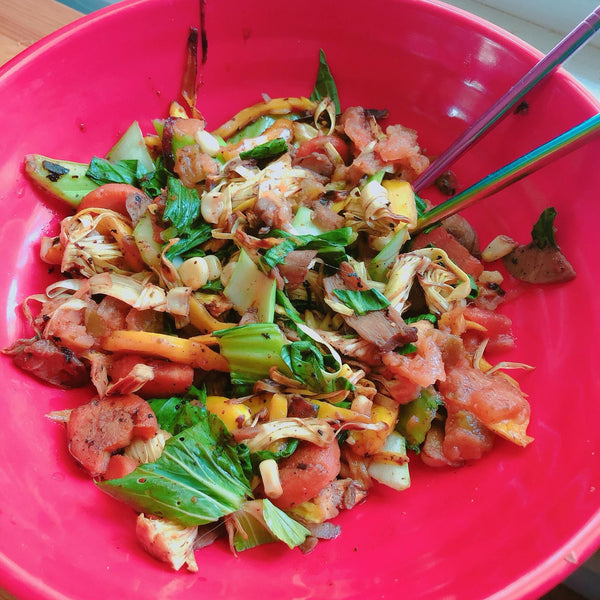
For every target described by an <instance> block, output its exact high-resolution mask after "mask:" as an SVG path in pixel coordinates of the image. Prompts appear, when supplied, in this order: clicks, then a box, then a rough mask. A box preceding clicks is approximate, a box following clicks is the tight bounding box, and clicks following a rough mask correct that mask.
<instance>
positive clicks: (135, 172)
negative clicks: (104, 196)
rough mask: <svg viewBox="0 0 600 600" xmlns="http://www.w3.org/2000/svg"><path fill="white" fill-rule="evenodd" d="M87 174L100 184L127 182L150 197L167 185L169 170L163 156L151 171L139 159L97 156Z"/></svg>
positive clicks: (157, 193)
mask: <svg viewBox="0 0 600 600" xmlns="http://www.w3.org/2000/svg"><path fill="white" fill-rule="evenodd" d="M86 175H87V177H88V178H89V179H91V180H92V181H94V182H95V183H97V184H98V185H102V184H105V183H127V184H129V185H133V186H135V187H137V188H139V189H141V190H142V191H143V192H144V193H145V194H147V195H148V196H149V197H150V198H155V197H156V196H158V195H159V194H160V193H161V192H162V190H163V188H164V187H165V186H166V185H167V178H168V176H169V172H168V171H167V169H166V168H165V166H164V163H163V161H162V159H161V158H159V159H158V160H157V164H156V168H155V169H153V170H151V171H149V170H148V169H147V168H146V167H145V165H144V164H143V163H142V162H141V161H139V160H135V159H125V160H119V161H116V162H112V161H108V160H106V159H104V158H98V157H97V156H95V157H94V158H92V161H91V162H90V165H89V167H88V170H87V173H86Z"/></svg>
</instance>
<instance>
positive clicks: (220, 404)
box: [206, 396, 252, 431]
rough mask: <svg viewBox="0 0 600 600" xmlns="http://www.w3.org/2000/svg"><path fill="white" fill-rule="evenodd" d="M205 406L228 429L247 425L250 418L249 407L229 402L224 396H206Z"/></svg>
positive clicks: (233, 429) (231, 429)
mask: <svg viewBox="0 0 600 600" xmlns="http://www.w3.org/2000/svg"><path fill="white" fill-rule="evenodd" d="M206 408H207V410H208V412H210V413H212V414H213V415H217V416H218V417H220V418H221V420H222V421H223V422H224V423H225V426H226V427H227V430H228V431H235V430H236V429H241V428H242V427H245V426H246V425H249V424H250V420H251V418H252V414H251V413H250V409H249V408H248V407H247V406H246V405H245V404H242V403H234V402H231V400H230V399H229V398H225V397H224V396H207V398H206Z"/></svg>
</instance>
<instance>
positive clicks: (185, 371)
mask: <svg viewBox="0 0 600 600" xmlns="http://www.w3.org/2000/svg"><path fill="white" fill-rule="evenodd" d="M140 363H143V364H145V365H148V366H149V367H152V368H153V370H154V379H152V380H151V381H148V382H147V383H145V384H144V385H143V387H142V388H141V389H140V390H139V391H138V394H139V395H140V396H142V397H143V398H170V397H171V396H181V395H182V394H185V393H186V392H187V391H188V390H189V389H190V387H191V385H192V383H193V381H194V369H193V368H192V367H190V366H189V365H184V364H177V363H173V362H169V361H167V360H161V359H158V358H148V357H145V356H139V355H137V354H127V355H125V356H121V357H119V358H117V359H116V360H115V361H114V363H113V366H112V368H111V371H110V375H111V378H112V380H113V382H114V381H117V380H118V379H121V378H122V377H125V376H126V375H128V374H129V373H130V371H131V369H133V367H135V365H137V364H140Z"/></svg>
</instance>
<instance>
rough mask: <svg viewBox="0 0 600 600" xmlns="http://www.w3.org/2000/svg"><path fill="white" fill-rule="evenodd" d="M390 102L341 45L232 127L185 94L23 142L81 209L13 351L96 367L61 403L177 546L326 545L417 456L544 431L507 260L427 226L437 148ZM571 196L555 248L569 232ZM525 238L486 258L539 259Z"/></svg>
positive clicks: (472, 456) (44, 376)
mask: <svg viewBox="0 0 600 600" xmlns="http://www.w3.org/2000/svg"><path fill="white" fill-rule="evenodd" d="M387 117H388V115H387V113H386V111H382V110H372V109H367V108H363V107H358V106H353V107H347V108H345V109H344V110H342V109H341V107H340V105H339V99H338V97H337V91H336V88H335V83H334V82H333V79H332V77H331V74H330V72H329V69H328V67H327V63H326V62H325V59H324V56H323V55H321V62H320V68H319V77H318V79H317V85H316V86H315V90H314V91H313V93H312V95H311V96H310V98H305V97H298V98H276V99H270V98H266V97H265V98H264V99H263V100H262V101H260V102H259V103H257V104H255V105H253V106H250V107H247V108H244V109H243V110H241V111H240V112H239V113H238V114H237V115H235V116H234V117H233V118H232V119H231V120H230V121H227V122H226V123H225V124H223V125H221V126H220V127H218V128H217V129H215V130H209V128H208V123H207V122H206V121H205V119H204V118H203V116H202V115H201V113H200V112H199V111H198V110H197V109H195V108H194V107H190V108H184V107H183V106H182V105H181V104H178V103H175V102H174V103H173V104H172V105H171V108H170V114H169V116H168V117H167V118H166V119H162V120H156V121H155V122H154V130H155V131H154V132H152V133H150V134H147V135H145V136H144V135H143V134H142V131H141V129H140V126H139V125H138V123H137V122H136V123H134V124H133V125H132V126H131V127H130V128H129V129H128V130H127V132H126V133H125V134H124V135H123V137H122V138H121V139H120V140H119V141H118V143H117V144H116V145H115V146H114V147H113V148H112V150H111V151H110V152H109V153H108V155H107V157H106V158H100V157H94V158H93V159H92V160H91V162H89V163H86V164H83V163H77V162H71V161H66V160H56V159H53V158H48V157H44V156H40V155H30V156H28V157H27V158H26V163H25V168H26V172H27V173H28V175H29V176H30V178H31V179H32V181H34V182H37V183H38V184H39V185H41V186H42V187H43V188H44V189H45V190H46V191H47V192H49V193H51V194H53V195H54V196H56V197H58V198H61V199H62V200H64V201H65V202H67V203H68V204H70V205H71V207H72V208H73V211H72V214H69V216H67V217H65V218H64V219H63V220H62V222H61V223H60V231H59V232H57V233H56V235H55V236H54V237H44V238H43V239H42V241H41V250H40V253H41V259H42V260H43V261H44V262H45V263H48V264H49V265H53V267H54V269H55V272H56V273H60V277H58V278H57V280H56V281H54V282H53V283H52V284H51V285H49V286H48V287H47V288H46V290H45V292H43V293H39V294H36V295H33V296H31V297H29V298H27V299H26V300H25V301H24V303H23V310H24V314H25V316H26V319H27V321H28V323H29V324H30V325H31V328H32V329H33V335H32V337H30V338H28V339H20V340H17V341H16V342H15V343H14V344H13V345H12V346H11V347H10V348H7V349H5V350H4V352H5V354H7V355H9V356H10V357H11V358H12V360H13V361H14V364H15V365H17V366H18V367H20V368H21V369H23V370H24V371H27V372H28V373H30V374H31V375H33V376H35V377H37V378H39V379H41V380H43V381H45V382H47V383H48V384H51V385H54V386H58V387H60V388H76V387H85V386H87V387H88V388H89V391H90V393H89V401H88V402H87V403H85V404H83V405H82V406H79V407H77V408H74V409H70V410H60V411H56V412H53V413H51V414H50V415H49V417H50V418H51V419H53V420H54V421H56V422H58V423H62V424H64V426H65V428H66V436H67V440H68V447H69V450H70V453H71V455H72V456H73V458H74V459H75V460H76V461H77V462H78V463H79V465H80V466H81V467H82V469H84V470H85V472H87V474H89V476H90V477H91V478H93V480H94V483H95V485H97V486H98V488H100V489H101V490H102V491H104V492H106V493H107V494H110V495H111V496H113V497H114V498H117V499H119V500H121V501H123V502H126V503H128V504H129V505H130V506H132V507H133V508H134V509H135V511H136V512H137V513H138V517H137V524H136V530H137V536H138V538H139V541H140V543H141V544H142V545H143V547H144V548H145V549H146V550H147V551H148V552H149V553H150V554H152V555H153V556H155V557H157V558H158V559H160V560H163V561H165V562H167V563H168V564H169V565H171V566H172V567H173V568H174V569H180V568H181V567H183V566H184V565H185V566H187V569H189V570H190V571H196V570H197V565H196V561H195V558H194V552H195V550H196V549H198V548H200V547H202V546H205V545H208V544H210V543H212V542H213V541H214V540H215V539H216V538H218V537H220V536H224V537H226V538H228V540H229V543H230V545H231V548H232V549H233V551H234V552H239V551H242V550H245V549H248V548H252V547H254V546H257V545H259V544H264V543H268V542H273V541H283V542H284V543H285V544H287V545H288V546H289V547H290V548H294V547H297V546H299V547H300V548H301V550H302V551H304V552H308V551H310V550H312V549H313V548H314V546H315V545H316V544H317V542H318V540H319V539H332V538H335V537H336V536H337V535H338V534H339V532H340V528H339V526H338V525H336V524H335V523H334V522H333V521H332V520H333V519H334V518H335V517H336V516H337V515H338V514H339V513H340V511H343V510H350V509H353V508H354V507H356V506H358V505H360V504H361V503H363V501H365V499H366V498H367V497H368V495H369V491H370V490H371V489H372V488H373V486H375V485H385V486H389V487H391V488H393V489H395V490H399V491H401V490H405V489H406V488H408V487H409V485H410V473H409V464H410V462H412V461H416V460H419V461H420V460H422V461H423V462H425V463H426V464H427V465H430V466H432V467H442V468H443V467H450V468H455V467H460V466H461V465H463V464H465V463H467V462H469V461H473V460H476V459H479V458H481V457H482V456H483V455H484V454H485V453H487V452H488V451H489V450H490V449H491V448H492V446H493V444H494V441H495V440H496V439H497V438H498V437H500V438H504V439H505V440H508V441H509V442H512V443H514V444H517V445H518V446H526V445H527V444H529V443H530V442H531V441H532V438H531V437H530V436H529V435H528V433H527V427H528V423H529V419H530V406H529V403H528V401H527V400H526V397H525V394H524V393H523V392H522V391H521V389H520V387H519V385H518V383H517V382H516V381H515V380H514V379H513V378H512V377H510V376H509V375H508V374H507V373H506V372H505V371H506V370H507V369H511V368H522V369H528V368H530V367H528V366H527V365H523V364H519V363H512V362H506V361H503V362H497V363H496V364H493V363H492V362H491V361H492V360H493V358H492V353H494V352H497V351H501V350H507V349H511V348H513V346H514V339H513V336H512V332H511V322H510V320H509V319H508V318H507V317H506V316H504V315H502V314H501V313H499V312H497V311H496V308H497V307H498V306H499V305H500V303H501V302H502V301H503V300H504V298H505V291H504V289H503V288H502V282H503V277H502V275H501V273H500V271H498V270H497V269H496V268H491V269H487V268H486V264H487V263H486V262H485V261H484V260H482V253H481V251H480V248H479V242H478V238H477V234H476V232H475V231H474V230H473V228H472V227H471V226H470V225H469V224H468V223H467V222H466V221H465V220H464V219H463V218H462V217H460V216H454V217H451V218H449V219H447V220H445V221H444V222H442V223H441V224H440V225H438V226H435V227H433V228H431V229H429V230H427V231H418V228H417V220H418V218H419V216H420V215H422V214H423V212H424V211H425V210H426V209H427V202H426V201H424V200H423V199H421V198H419V197H417V196H415V194H414V193H413V191H412V188H411V184H410V182H411V181H412V180H413V179H414V178H415V177H416V176H418V175H419V174H420V173H421V172H422V171H423V170H424V169H425V168H426V167H427V166H428V164H429V159H428V157H427V156H425V155H424V153H423V152H422V151H421V148H420V146H419V143H418V141H417V134H416V132H415V131H413V130H411V129H408V128H406V127H403V126H402V125H394V124H391V125H385V124H384V122H385V120H386V119H387ZM553 218H554V215H553V214H552V212H551V211H550V212H545V214H544V215H543V219H541V220H540V222H539V223H538V224H537V226H536V227H537V230H536V229H535V228H534V231H538V230H540V229H541V230H543V231H545V232H546V234H544V235H545V237H544V236H542V237H543V240H544V242H543V244H541V245H540V244H537V246H536V244H535V243H534V242H535V240H534V242H532V244H533V246H536V247H537V248H538V250H540V249H543V247H548V248H550V249H551V250H552V252H553V253H554V252H555V251H557V246H556V243H555V241H554V238H553V225H552V222H553ZM548 231H550V233H549V234H548ZM538 233H539V231H538ZM537 239H538V241H539V239H540V235H538V237H537ZM516 246H517V244H516V243H514V242H512V240H510V239H509V238H506V237H505V236H501V237H500V238H498V239H497V240H495V241H494V242H493V243H492V244H490V247H489V248H487V249H486V250H485V251H484V253H483V254H484V258H487V260H488V261H497V260H499V259H501V258H502V257H504V259H505V262H506V263H507V265H510V264H512V265H513V266H514V265H517V266H521V267H522V264H523V260H524V259H523V257H522V255H523V252H526V248H525V247H520V248H517V247H516ZM524 248H525V249H524ZM514 252H517V253H518V256H517V260H516V262H515V261H514V260H512V259H511V258H510V256H511V255H512V256H513V258H514V256H515V255H514V254H513V253H514ZM552 260H554V258H553V259H552ZM536 264H538V263H536ZM567 267H568V268H567ZM569 269H571V267H570V265H568V263H566V266H564V265H563V267H561V268H558V272H559V273H560V274H561V276H562V277H563V279H569V278H570V277H572V276H574V272H572V269H571V270H569ZM565 272H566V275H565Z"/></svg>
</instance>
